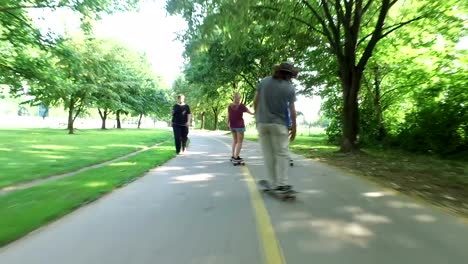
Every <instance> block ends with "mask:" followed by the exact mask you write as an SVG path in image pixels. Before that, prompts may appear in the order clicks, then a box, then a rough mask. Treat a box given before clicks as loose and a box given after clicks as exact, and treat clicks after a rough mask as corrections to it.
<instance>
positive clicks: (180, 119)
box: [172, 104, 191, 126]
mask: <svg viewBox="0 0 468 264" xmlns="http://www.w3.org/2000/svg"><path fill="white" fill-rule="evenodd" d="M189 114H191V112H190V107H189V106H188V105H180V104H176V105H174V106H173V107H172V124H173V125H179V126H186V125H187V121H188V120H187V115H189Z"/></svg>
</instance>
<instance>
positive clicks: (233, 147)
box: [231, 132, 237, 158]
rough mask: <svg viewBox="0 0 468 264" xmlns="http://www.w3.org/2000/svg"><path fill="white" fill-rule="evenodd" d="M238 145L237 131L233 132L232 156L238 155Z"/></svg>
mask: <svg viewBox="0 0 468 264" xmlns="http://www.w3.org/2000/svg"><path fill="white" fill-rule="evenodd" d="M236 145H237V133H236V132H232V153H231V157H234V158H235V157H237V156H236Z"/></svg>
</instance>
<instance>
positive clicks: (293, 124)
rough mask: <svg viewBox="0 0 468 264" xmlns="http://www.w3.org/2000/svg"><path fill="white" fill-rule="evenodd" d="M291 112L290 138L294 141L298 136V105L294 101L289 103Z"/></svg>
mask: <svg viewBox="0 0 468 264" xmlns="http://www.w3.org/2000/svg"><path fill="white" fill-rule="evenodd" d="M289 113H291V131H290V132H289V140H290V141H294V139H295V138H296V116H297V115H296V106H295V105H294V102H291V103H289Z"/></svg>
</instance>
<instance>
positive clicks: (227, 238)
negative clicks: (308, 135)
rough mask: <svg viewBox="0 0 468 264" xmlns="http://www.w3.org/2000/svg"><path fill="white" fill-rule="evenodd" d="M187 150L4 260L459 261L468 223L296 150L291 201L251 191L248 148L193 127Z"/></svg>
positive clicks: (255, 160)
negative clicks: (237, 155)
mask: <svg viewBox="0 0 468 264" xmlns="http://www.w3.org/2000/svg"><path fill="white" fill-rule="evenodd" d="M190 138H191V145H190V148H189V151H188V152H187V153H185V154H184V155H181V156H178V157H176V158H174V159H173V160H171V161H169V162H167V163H166V164H165V165H163V166H160V167H157V168H155V169H153V170H151V171H150V172H148V173H147V175H145V176H144V177H142V178H141V179H139V180H137V181H135V182H133V183H131V184H130V185H128V186H126V187H124V188H121V189H118V190H116V191H114V192H112V193H111V194H109V195H106V196H105V197H103V198H102V199H100V200H98V201H96V202H95V203H92V204H89V205H87V206H84V207H82V208H80V209H78V210H76V211H75V212H73V213H71V214H69V215H67V216H65V217H63V218H62V219H60V220H58V221H56V222H54V223H51V224H49V225H47V226H45V227H43V228H41V229H39V230H37V231H35V232H33V233H31V234H29V235H28V236H26V237H24V238H23V239H20V240H18V241H16V242H13V243H11V244H10V245H8V246H5V247H3V248H1V249H0V263H2V264H17V263H18V264H20V263H21V264H36V263H47V264H59V263H60V264H63V263H67V264H85V263H86V264H94V263H96V264H107V263H109V264H120V263H122V264H123V263H133V264H136V263H142V264H143V263H144V264H146V263H164V264H166V263H167V264H179V263H180V264H187V263H200V264H202V263H203V264H211V263H222V264H230V263H236V264H239V263H242V264H250V263H252V264H257V263H289V264H293V263H303V264H310V263H319V264H328V263H347V264H352V263H359V264H375V263H379V264H386V263H388V264H390V263H391V264H394V263H399V264H403V263H408V264H409V263H411V264H414V263H424V264H431V263H434V264H442V263H466V262H467V260H468V250H467V249H468V225H467V224H466V223H464V222H462V221H461V220H460V219H457V218H455V217H454V216H451V215H448V214H446V213H445V212H442V211H441V210H438V209H434V208H432V207H428V206H426V205H424V204H420V203H418V202H416V201H413V200H412V199H410V198H408V197H406V196H402V195H399V194H396V193H392V192H389V191H385V190H383V189H381V188H380V187H378V186H376V185H374V184H372V183H369V182H367V181H366V180H363V179H361V178H359V177H356V176H351V175H346V174H345V173H343V172H342V171H340V170H338V169H335V168H331V167H329V166H326V165H324V164H321V163H318V162H314V161H310V160H306V159H304V158H302V157H300V156H296V155H293V157H294V159H295V166H294V167H292V168H291V170H290V175H291V176H290V182H291V183H292V184H293V185H294V186H295V188H296V189H297V190H298V191H300V194H299V195H298V200H297V201H296V202H293V203H290V202H281V201H278V200H277V199H274V198H272V197H270V196H268V195H265V194H263V193H261V192H259V191H258V189H257V187H256V181H257V180H259V179H262V178H263V177H265V176H266V175H265V169H264V166H263V161H262V158H261V152H260V148H259V146H258V144H257V143H253V142H246V143H245V145H244V152H243V153H242V154H243V155H242V156H243V157H245V160H246V163H247V165H246V166H245V167H242V166H232V165H231V163H230V162H229V160H228V158H229V156H230V154H229V153H230V146H229V144H230V138H229V137H225V136H221V135H217V134H202V133H201V132H191V134H190Z"/></svg>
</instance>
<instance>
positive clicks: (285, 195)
mask: <svg viewBox="0 0 468 264" xmlns="http://www.w3.org/2000/svg"><path fill="white" fill-rule="evenodd" d="M258 184H259V185H260V186H262V187H263V192H265V193H267V194H270V195H272V196H273V197H275V198H278V199H281V200H283V201H295V200H296V194H297V193H298V192H297V191H294V190H292V189H291V190H290V191H288V192H279V191H275V190H274V189H272V188H271V185H270V183H269V182H268V181H266V180H260V181H259V182H258Z"/></svg>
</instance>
